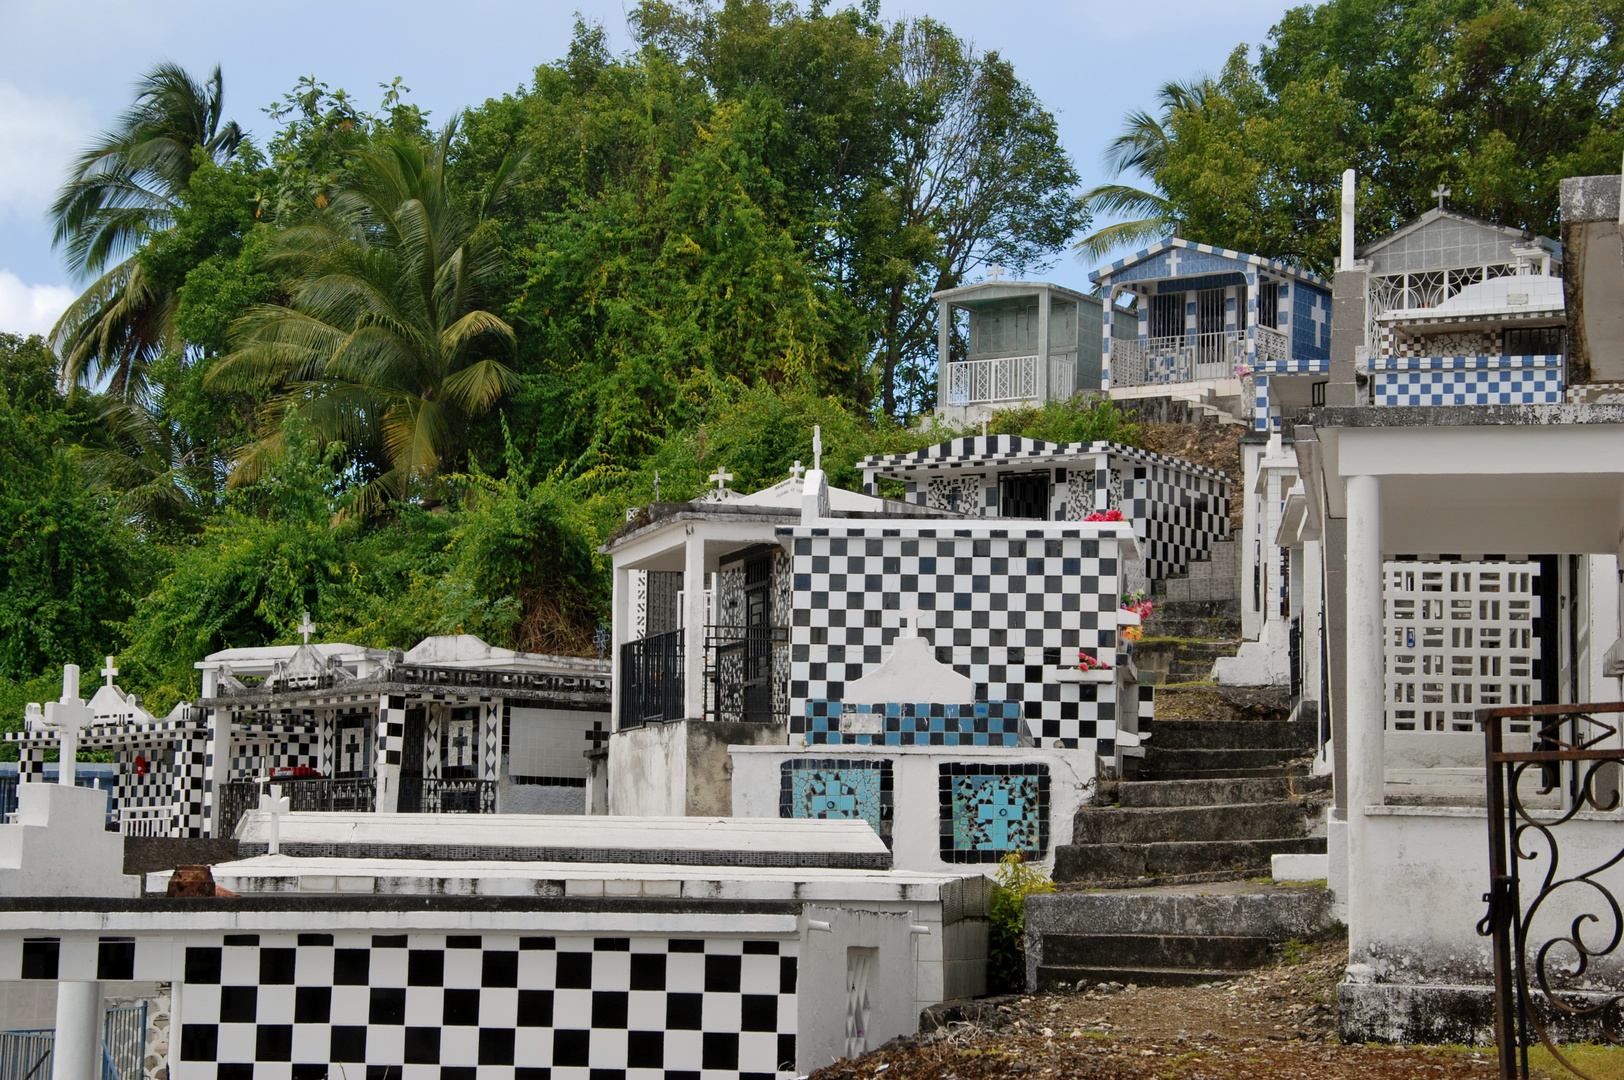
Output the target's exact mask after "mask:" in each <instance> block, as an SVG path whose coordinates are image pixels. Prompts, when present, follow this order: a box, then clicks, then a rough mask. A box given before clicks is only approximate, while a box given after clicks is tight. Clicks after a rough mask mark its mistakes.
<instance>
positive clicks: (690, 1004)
mask: <svg viewBox="0 0 1624 1080" xmlns="http://www.w3.org/2000/svg"><path fill="white" fill-rule="evenodd" d="M704 1003H705V995H703V994H667V995H665V1026H666V1030H668V1031H699V1030H700V1029H701V1028H703V1027H704V1024H703V1023H702V1020H703V1018H704Z"/></svg>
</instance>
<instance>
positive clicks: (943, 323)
mask: <svg viewBox="0 0 1624 1080" xmlns="http://www.w3.org/2000/svg"><path fill="white" fill-rule="evenodd" d="M952 359H953V305H952V304H950V303H948V302H947V301H946V300H938V301H937V302H936V407H937V408H938V409H945V408H947V388H948V377H947V365H948V363H949V362H950V361H951V360H952Z"/></svg>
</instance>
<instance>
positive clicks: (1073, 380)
mask: <svg viewBox="0 0 1624 1080" xmlns="http://www.w3.org/2000/svg"><path fill="white" fill-rule="evenodd" d="M1076 392H1077V361H1076V360H1074V359H1072V358H1071V357H1069V356H1066V357H1050V358H1049V396H1050V397H1052V398H1059V399H1061V400H1065V399H1066V398H1069V397H1071V395H1073V394H1075V393H1076Z"/></svg>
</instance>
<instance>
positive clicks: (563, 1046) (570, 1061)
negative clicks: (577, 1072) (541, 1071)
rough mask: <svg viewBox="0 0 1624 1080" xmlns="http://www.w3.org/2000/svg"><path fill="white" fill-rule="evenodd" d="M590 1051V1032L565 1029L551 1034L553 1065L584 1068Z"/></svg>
mask: <svg viewBox="0 0 1624 1080" xmlns="http://www.w3.org/2000/svg"><path fill="white" fill-rule="evenodd" d="M591 1051H592V1032H590V1031H580V1030H574V1029H570V1028H566V1029H564V1030H563V1031H555V1032H553V1065H554V1066H555V1067H556V1066H562V1065H568V1066H574V1067H576V1068H585V1067H586V1064H587V1060H588V1058H589V1057H590V1055H591Z"/></svg>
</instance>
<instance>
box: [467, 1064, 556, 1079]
mask: <svg viewBox="0 0 1624 1080" xmlns="http://www.w3.org/2000/svg"><path fill="white" fill-rule="evenodd" d="M476 1071H477V1070H476ZM440 1076H441V1078H442V1080H445V1070H444V1069H441V1070H440ZM513 1080H553V1070H551V1069H546V1068H535V1067H533V1066H525V1065H520V1066H519V1067H518V1068H517V1069H514V1070H513Z"/></svg>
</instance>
